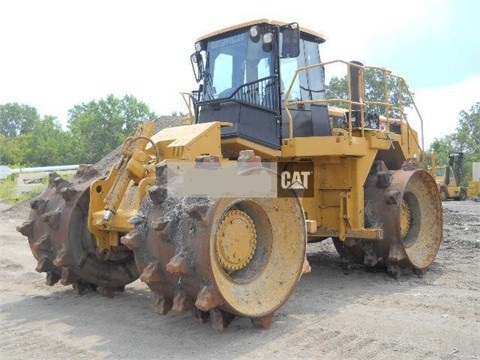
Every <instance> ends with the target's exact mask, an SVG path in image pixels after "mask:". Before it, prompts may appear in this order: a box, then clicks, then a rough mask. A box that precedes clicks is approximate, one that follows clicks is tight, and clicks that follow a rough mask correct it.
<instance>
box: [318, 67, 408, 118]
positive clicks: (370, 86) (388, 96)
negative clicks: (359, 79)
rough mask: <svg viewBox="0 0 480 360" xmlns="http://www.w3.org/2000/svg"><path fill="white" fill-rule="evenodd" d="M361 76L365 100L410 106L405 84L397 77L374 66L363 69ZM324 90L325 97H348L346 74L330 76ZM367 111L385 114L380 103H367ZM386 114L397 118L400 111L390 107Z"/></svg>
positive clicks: (344, 98) (397, 105) (384, 108)
mask: <svg viewBox="0 0 480 360" xmlns="http://www.w3.org/2000/svg"><path fill="white" fill-rule="evenodd" d="M363 76H364V83H365V99H364V100H365V101H371V102H382V103H390V104H393V106H395V107H401V106H403V107H409V106H411V104H412V101H411V99H410V97H409V96H408V93H407V91H406V90H407V88H406V84H404V83H403V81H401V80H400V79H399V78H397V77H395V76H391V75H389V74H388V72H384V71H383V70H381V69H376V68H374V69H370V68H366V69H365V70H364V71H363ZM326 90H327V99H343V100H346V99H348V87H347V76H346V75H345V76H344V77H336V76H334V77H332V78H331V79H330V82H329V83H328V85H327V89H326ZM337 105H338V103H337ZM367 111H368V112H376V113H378V114H381V115H387V108H386V106H384V105H380V104H370V105H368V108H367ZM388 116H390V117H397V118H398V117H399V116H400V113H399V111H398V110H397V109H390V110H389V112H388Z"/></svg>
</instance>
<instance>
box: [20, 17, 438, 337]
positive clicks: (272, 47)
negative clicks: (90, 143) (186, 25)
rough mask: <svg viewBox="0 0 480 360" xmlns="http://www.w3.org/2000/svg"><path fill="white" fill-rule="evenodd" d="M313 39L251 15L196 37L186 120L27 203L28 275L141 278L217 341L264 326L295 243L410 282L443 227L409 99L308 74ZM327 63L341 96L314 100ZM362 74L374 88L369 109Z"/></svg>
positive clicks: (297, 250) (386, 84)
mask: <svg viewBox="0 0 480 360" xmlns="http://www.w3.org/2000/svg"><path fill="white" fill-rule="evenodd" d="M324 41H325V39H324V37H323V36H322V35H320V34H318V33H316V32H314V31H310V30H308V29H305V28H301V27H299V25H298V24H297V23H284V22H278V21H271V20H265V19H262V20H258V21H252V22H248V23H243V24H240V25H236V26H231V27H229V28H227V29H223V30H219V31H215V32H213V33H211V34H208V35H206V36H204V37H201V38H200V39H199V40H198V41H197V42H196V43H195V52H194V53H193V54H192V56H191V60H192V66H193V69H194V75H195V78H196V80H197V82H198V83H199V88H198V90H196V91H193V92H192V93H191V94H189V96H188V98H185V99H186V101H187V100H188V102H190V104H191V105H192V110H191V114H190V115H191V116H190V122H191V123H190V124H188V125H184V126H179V127H174V128H166V129H163V130H161V131H159V132H157V133H155V134H154V130H153V129H154V126H153V124H152V123H149V122H147V123H145V124H144V125H143V126H142V127H141V128H140V129H139V130H138V132H137V133H136V134H135V135H134V136H133V137H131V138H129V139H127V140H126V141H125V143H124V145H123V153H122V156H121V158H120V159H119V161H118V163H117V164H116V165H115V166H113V168H112V169H110V171H109V173H108V175H107V176H102V175H101V174H99V173H97V170H99V169H94V168H93V167H92V166H83V167H82V168H81V169H79V171H78V173H77V176H76V177H75V178H74V179H73V180H72V181H68V180H65V179H62V178H61V177H58V176H57V175H55V174H52V175H51V176H50V183H49V186H48V189H47V190H46V191H45V192H43V193H42V194H40V195H39V196H38V197H37V198H35V199H34V200H33V201H32V202H31V206H32V211H31V215H30V219H29V220H28V221H27V222H25V223H24V224H23V225H22V226H20V227H19V228H18V230H19V231H20V232H21V233H22V234H23V235H25V236H27V237H28V241H29V243H30V247H31V249H32V252H33V255H34V256H35V258H36V259H37V260H38V266H37V268H36V270H37V271H39V272H45V273H46V274H47V283H48V284H49V285H53V284H55V283H56V282H58V281H60V282H61V284H63V285H70V284H71V285H73V288H74V289H75V290H76V291H77V292H78V293H82V292H83V291H85V290H87V289H96V290H97V291H99V292H102V293H104V294H106V295H107V296H113V294H114V293H115V292H116V291H121V290H122V289H123V288H124V286H125V285H126V284H128V283H130V282H132V281H134V280H136V279H137V278H138V277H140V279H141V280H142V281H143V282H145V283H146V284H147V285H148V286H149V287H150V289H151V290H152V291H153V292H154V293H155V294H156V296H157V302H156V305H155V311H156V312H158V313H160V314H166V313H168V312H169V311H170V310H172V311H173V312H176V313H183V312H185V311H187V310H191V311H192V313H193V314H194V316H195V317H197V318H198V319H200V320H202V321H205V322H207V321H209V322H210V323H211V324H212V326H213V327H214V328H215V329H219V330H222V329H225V328H226V327H227V326H228V324H229V323H230V322H231V321H232V319H233V318H234V317H235V316H239V317H247V318H250V319H251V321H252V323H253V325H254V326H255V327H258V328H268V327H269V326H270V324H271V322H272V318H273V314H274V312H275V311H276V310H277V309H278V308H279V307H281V306H282V305H283V304H284V303H285V301H287V299H288V298H289V297H290V295H291V294H292V292H293V291H294V289H295V287H296V285H297V283H298V281H299V279H300V277H301V275H302V274H304V273H306V272H308V271H309V270H310V267H309V264H308V261H307V257H306V246H307V242H317V241H321V240H324V239H328V238H332V239H333V242H334V244H335V247H336V249H337V250H338V252H339V253H340V255H341V256H342V257H343V258H346V259H349V260H351V261H355V262H358V263H361V264H364V265H365V266H366V267H384V268H386V269H388V271H389V272H390V273H392V274H394V275H398V274H399V273H401V272H404V271H414V272H424V271H425V270H426V269H427V268H428V267H429V265H430V264H431V263H432V262H433V260H434V259H435V256H436V254H437V252H438V250H439V247H440V244H441V242H442V239H443V225H442V223H443V221H442V216H443V215H442V204H441V201H440V197H439V194H438V189H437V186H436V183H435V180H434V179H433V178H432V177H431V176H430V174H429V173H428V172H426V171H424V170H422V169H421V168H420V166H419V163H421V162H422V161H423V158H424V155H423V151H422V146H421V145H420V143H421V142H422V141H420V140H419V135H418V133H417V131H416V130H414V129H413V128H412V127H411V125H410V124H409V122H408V121H407V119H406V116H405V113H404V104H407V103H409V104H413V99H412V97H411V95H410V92H409V91H408V87H407V85H406V84H405V82H404V80H403V79H402V78H400V77H397V76H394V75H392V74H391V73H390V72H389V71H387V70H385V69H382V68H373V67H367V66H363V65H362V64H360V63H357V62H345V61H333V62H323V63H322V62H321V60H320V55H319V44H321V43H323V42H324ZM334 64H336V65H341V66H342V68H344V70H345V79H346V80H347V81H346V82H345V94H346V97H344V98H342V97H330V98H328V97H327V92H326V84H325V68H326V67H328V66H330V65H334ZM369 72H374V73H375V74H376V78H377V79H380V80H379V84H380V86H379V88H380V95H378V96H377V97H374V98H371V99H368V94H367V93H366V87H365V83H366V77H367V76H366V75H368V74H369ZM370 74H371V73H370ZM399 94H401V96H394V95H399ZM405 99H406V100H405ZM92 131H95V129H92ZM192 169H193V170H196V171H197V172H196V173H193V174H194V176H189V175H188V174H192V173H191V172H190V171H193V170H192ZM103 170H104V169H100V171H99V172H100V173H102V171H103ZM251 179H253V181H250V180H251ZM209 184H213V186H211V187H210V188H209V187H208V185H209ZM260 184H263V185H265V186H266V187H265V189H266V190H265V189H264V190H262V191H264V192H261V191H260V190H259V189H257V188H256V187H258V186H260ZM263 185H262V186H263ZM269 185H271V186H270V187H269ZM242 186H243V187H245V188H242ZM187 188H192V189H193V190H192V191H190V192H188V191H185V189H187ZM259 191H260V192H259ZM259 194H260V195H259ZM312 301H321V299H318V300H314V299H312Z"/></svg>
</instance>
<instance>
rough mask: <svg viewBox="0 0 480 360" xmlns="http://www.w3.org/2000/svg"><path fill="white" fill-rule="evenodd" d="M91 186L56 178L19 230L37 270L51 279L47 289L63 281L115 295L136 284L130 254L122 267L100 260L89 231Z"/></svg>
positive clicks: (125, 258) (80, 287)
mask: <svg viewBox="0 0 480 360" xmlns="http://www.w3.org/2000/svg"><path fill="white" fill-rule="evenodd" d="M92 181H93V180H88V181H78V180H76V181H75V182H69V181H67V180H64V179H62V178H61V177H59V176H58V174H56V173H52V174H51V175H50V181H49V186H48V188H47V189H46V190H45V191H44V192H43V193H41V194H40V195H39V196H38V197H37V198H36V199H35V200H33V201H32V202H31V207H32V211H31V213H30V217H29V221H28V222H26V223H24V224H23V225H22V226H20V227H19V228H18V231H20V232H21V233H22V234H23V235H25V236H27V237H28V241H29V244H30V248H31V250H32V253H33V255H34V257H35V258H36V259H37V261H38V265H37V268H36V270H37V271H39V272H46V273H47V284H49V285H54V284H55V283H56V282H58V281H59V280H60V281H61V283H62V284H63V285H70V284H72V285H73V286H74V288H75V289H76V290H78V291H79V292H81V291H82V290H83V289H84V288H85V286H86V285H88V284H91V285H92V287H96V286H97V285H100V286H102V287H105V288H111V289H114V288H121V287H123V286H124V285H126V284H128V283H130V282H133V281H135V280H136V279H137V278H138V270H137V269H136V266H135V262H134V259H133V255H132V254H131V253H130V254H129V253H128V249H126V248H125V250H126V252H125V257H124V258H123V259H122V260H120V261H110V260H102V259H100V258H98V257H97V254H96V248H95V245H94V239H93V238H92V235H91V234H90V232H89V231H88V228H87V219H88V203H89V185H90V184H91V182H92ZM122 246H123V245H122Z"/></svg>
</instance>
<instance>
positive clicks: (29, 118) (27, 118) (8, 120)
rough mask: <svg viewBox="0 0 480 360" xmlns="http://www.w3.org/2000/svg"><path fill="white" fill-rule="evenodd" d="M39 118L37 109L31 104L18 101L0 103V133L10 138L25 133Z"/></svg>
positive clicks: (29, 130)
mask: <svg viewBox="0 0 480 360" xmlns="http://www.w3.org/2000/svg"><path fill="white" fill-rule="evenodd" d="M39 118H40V116H39V115H38V111H37V109H35V108H34V107H32V106H29V105H25V104H18V103H8V104H5V105H0V134H2V135H4V136H5V137H7V138H10V139H11V138H14V137H16V136H18V135H20V134H27V133H29V132H31V131H32V129H33V122H34V121H35V120H37V119H39Z"/></svg>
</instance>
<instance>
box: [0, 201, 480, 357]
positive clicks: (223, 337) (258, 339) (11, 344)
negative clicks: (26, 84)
mask: <svg viewBox="0 0 480 360" xmlns="http://www.w3.org/2000/svg"><path fill="white" fill-rule="evenodd" d="M28 212H29V209H28V206H27V205H26V204H20V205H18V206H16V207H14V208H9V207H7V206H6V205H5V204H3V205H2V204H0V221H1V223H2V230H1V233H0V250H1V251H0V269H1V271H0V300H1V301H0V302H1V305H0V354H1V356H0V357H1V358H3V359H63V358H66V357H70V358H75V359H76V358H85V359H159V358H169V359H185V358H187V359H188V358H192V359H258V358H265V359H287V358H289V359H301V358H303V359H408V360H410V359H480V335H479V334H480V300H479V288H480V272H479V265H478V259H479V258H480V257H479V255H480V202H474V201H464V202H454V201H452V202H450V201H449V202H445V203H444V213H445V219H444V220H445V225H444V229H445V241H444V243H443V245H442V247H441V249H440V252H439V254H438V256H437V258H436V260H435V262H434V263H433V264H432V266H431V268H430V270H429V271H428V272H427V274H425V275H424V276H423V277H417V276H403V277H400V278H398V279H393V278H391V277H389V276H388V275H387V274H385V273H383V272H378V273H368V272H366V271H365V270H364V269H363V268H362V267H361V266H355V267H351V268H350V269H345V268H344V267H343V266H342V263H341V261H340V258H339V256H338V254H337V253H336V252H335V250H334V248H333V245H332V244H331V242H330V241H329V240H327V241H325V242H322V243H320V244H312V245H309V256H308V257H309V260H310V264H311V265H312V271H311V273H309V274H307V275H305V276H303V277H302V278H301V280H300V282H299V284H298V287H297V289H296V291H295V292H294V293H293V295H292V297H291V298H290V299H289V300H288V301H287V303H286V304H285V305H284V306H283V307H282V308H280V309H279V311H278V312H277V313H276V314H275V317H274V322H273V324H272V327H271V328H270V330H266V331H260V330H255V329H254V328H253V327H252V326H251V324H250V322H249V321H247V320H246V319H238V318H237V319H235V320H234V321H233V322H232V324H231V325H230V327H229V328H228V330H227V331H226V332H224V333H218V332H216V331H214V330H212V329H211V328H210V327H209V326H208V325H205V324H200V323H198V322H196V321H194V319H193V317H191V315H190V314H186V315H182V316H178V315H173V314H172V315H170V314H168V315H167V316H157V315H155V314H154V312H153V310H152V308H153V302H154V297H153V294H152V293H151V292H150V290H148V288H147V287H146V286H145V285H144V284H143V283H141V282H140V281H136V282H134V283H132V284H130V285H128V286H127V288H126V291H125V292H124V293H122V294H119V295H118V296H116V297H115V298H113V299H107V298H104V297H101V296H99V295H97V294H96V293H87V294H86V295H83V296H78V295H76V294H75V293H74V292H73V290H72V289H71V287H64V286H61V285H59V284H57V285H55V286H54V287H49V286H47V285H45V284H44V276H45V275H44V274H39V273H37V272H35V270H34V268H35V266H36V261H35V260H34V258H33V256H32V255H31V253H30V249H29V247H28V244H27V240H26V238H25V237H23V236H22V235H21V234H20V233H18V232H17V231H16V230H15V229H16V226H18V225H20V224H21V223H22V222H23V221H24V220H25V219H26V218H27V217H28Z"/></svg>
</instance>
